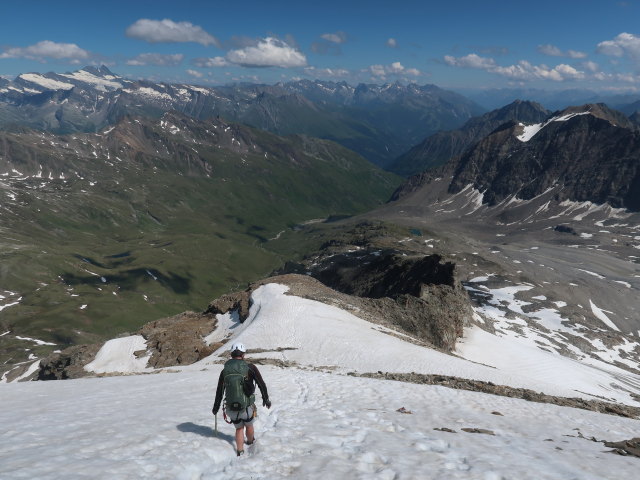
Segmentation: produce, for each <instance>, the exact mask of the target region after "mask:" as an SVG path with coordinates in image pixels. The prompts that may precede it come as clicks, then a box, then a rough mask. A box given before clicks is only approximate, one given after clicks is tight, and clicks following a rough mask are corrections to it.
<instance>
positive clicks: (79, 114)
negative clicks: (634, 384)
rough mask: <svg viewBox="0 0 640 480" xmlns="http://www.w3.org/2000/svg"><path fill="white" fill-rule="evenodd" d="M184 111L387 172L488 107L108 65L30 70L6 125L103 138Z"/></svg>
mask: <svg viewBox="0 0 640 480" xmlns="http://www.w3.org/2000/svg"><path fill="white" fill-rule="evenodd" d="M170 110H177V111H180V112H183V113H186V114H188V115H191V116H194V117H196V118H199V119H206V118H210V117H216V116H221V117H224V118H226V119H228V120H232V121H238V122H242V123H246V124H248V125H251V126H255V127H258V128H261V129H265V130H269V131H272V132H274V133H278V134H292V133H301V134H307V135H311V136H315V137H319V138H325V139H330V140H335V141H337V142H338V143H341V144H342V145H344V146H346V147H348V148H351V149H353V150H355V151H356V152H358V153H360V154H361V155H363V156H365V158H367V159H369V160H370V161H372V162H374V163H376V164H378V165H384V164H386V163H388V162H389V161H390V160H392V159H393V158H395V157H397V156H398V155H399V154H401V153H402V152H404V151H406V150H407V149H408V148H409V147H411V146H412V145H415V144H416V143H418V142H419V141H420V140H421V139H423V138H424V137H425V136H427V135H430V134H432V133H434V132H436V131H438V130H442V129H451V128H455V127H458V126H460V125H462V124H463V123H464V122H465V121H466V120H468V119H469V118H471V117H472V116H474V115H478V114H480V113H482V112H483V110H482V109H481V107H479V106H478V105H476V104H475V103H473V102H472V101H470V100H468V99H467V98H465V97H463V96H462V95H459V94H456V93H453V92H449V91H446V90H443V89H440V88H438V87H436V86H434V85H425V86H418V85H414V84H411V85H406V86H405V85H401V84H398V83H394V84H386V85H382V86H380V85H364V84H361V85H359V86H357V87H352V86H350V85H348V84H346V83H344V82H341V83H335V82H323V81H317V80H316V81H308V80H302V81H298V82H290V83H284V84H276V85H249V84H239V85H233V86H227V87H206V88H205V87H199V86H194V85H185V84H165V83H154V82H148V81H133V80H129V79H126V78H123V77H120V76H118V75H116V74H114V73H112V72H110V71H109V69H108V68H106V67H100V68H95V67H86V68H83V69H82V70H79V71H76V72H72V73H64V74H57V73H47V74H39V73H27V74H22V75H19V76H18V77H17V78H16V79H15V80H14V81H12V82H10V81H6V80H5V81H3V82H2V83H0V128H5V129H6V128H12V127H15V126H16V125H25V126H29V127H32V128H37V129H44V130H49V131H52V132H56V133H70V132H76V131H78V132H95V131H98V130H100V129H101V128H103V127H105V126H107V125H112V124H114V123H115V122H117V121H118V120H119V119H121V118H122V117H123V116H124V115H141V116H152V117H155V118H157V117H159V116H161V115H162V114H163V113H164V112H167V111H170Z"/></svg>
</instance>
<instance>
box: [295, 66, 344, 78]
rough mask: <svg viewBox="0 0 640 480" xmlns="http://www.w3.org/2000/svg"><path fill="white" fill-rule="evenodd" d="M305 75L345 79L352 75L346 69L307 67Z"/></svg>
mask: <svg viewBox="0 0 640 480" xmlns="http://www.w3.org/2000/svg"><path fill="white" fill-rule="evenodd" d="M304 71H305V73H306V74H307V75H309V76H310V77H314V76H315V77H330V78H344V77H348V76H349V75H351V72H350V71H349V70H345V69H344V68H316V67H307V68H305V69H304Z"/></svg>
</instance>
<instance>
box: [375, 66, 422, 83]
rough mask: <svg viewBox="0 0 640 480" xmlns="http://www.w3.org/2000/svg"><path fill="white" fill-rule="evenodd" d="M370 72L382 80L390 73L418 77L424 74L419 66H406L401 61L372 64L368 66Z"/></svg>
mask: <svg viewBox="0 0 640 480" xmlns="http://www.w3.org/2000/svg"><path fill="white" fill-rule="evenodd" d="M368 71H369V73H371V75H373V76H374V77H377V78H380V79H382V80H384V79H386V77H387V76H388V75H395V76H403V75H404V76H407V75H408V76H412V77H417V76H420V75H422V72H421V71H420V70H418V69H417V68H405V67H404V66H403V65H402V64H401V63H400V62H393V63H391V64H390V65H371V66H370V67H369V68H368Z"/></svg>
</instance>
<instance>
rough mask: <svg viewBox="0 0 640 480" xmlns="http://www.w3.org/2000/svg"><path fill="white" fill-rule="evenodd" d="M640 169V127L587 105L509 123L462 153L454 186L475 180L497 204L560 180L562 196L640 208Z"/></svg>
mask: <svg viewBox="0 0 640 480" xmlns="http://www.w3.org/2000/svg"><path fill="white" fill-rule="evenodd" d="M639 174H640V133H638V131H637V130H636V129H635V128H634V126H633V124H632V123H631V122H630V121H629V120H628V119H627V118H626V117H624V115H622V114H620V113H619V112H616V111H614V110H611V109H609V108H607V107H606V106H604V105H585V106H583V107H577V108H570V109H567V110H564V111H562V112H556V113H555V114H554V115H553V116H551V117H550V118H548V119H547V120H546V121H545V122H542V123H538V124H534V125H524V124H522V123H515V122H511V123H507V124H505V125H503V126H502V127H500V128H499V129H498V130H496V131H494V132H493V133H492V134H491V135H489V136H487V137H486V138H485V139H484V140H483V141H481V142H479V143H478V144H477V145H475V146H474V147H473V148H472V149H470V150H469V151H468V152H467V153H466V154H465V155H463V156H462V157H461V159H460V160H459V162H458V163H457V165H456V166H455V169H454V173H453V179H452V181H451V184H450V187H449V191H450V193H456V192H459V191H460V190H462V189H463V188H464V187H465V186H467V185H469V184H472V185H473V186H474V188H476V189H478V190H479V191H481V192H484V201H485V202H487V203H489V204H490V205H493V204H496V203H498V202H500V201H501V200H503V199H505V198H506V197H507V196H509V195H513V194H515V195H517V196H518V198H522V199H525V200H526V199H530V198H533V197H535V196H537V195H540V194H541V193H543V192H545V191H546V190H548V189H549V188H552V187H555V186H560V187H562V189H561V191H560V192H559V193H558V200H560V201H561V200H567V199H568V200H574V201H591V202H594V203H605V202H606V203H609V204H610V205H612V206H614V207H627V208H631V209H634V210H635V209H638V208H639V207H640V197H639V192H638V191H637V188H636V187H637V186H638V185H640V177H639Z"/></svg>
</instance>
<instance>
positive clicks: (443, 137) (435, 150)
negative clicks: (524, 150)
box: [388, 100, 551, 176]
mask: <svg viewBox="0 0 640 480" xmlns="http://www.w3.org/2000/svg"><path fill="white" fill-rule="evenodd" d="M550 113H551V112H549V111H548V110H547V109H545V108H544V107H543V106H542V105H540V104H538V103H535V102H529V101H522V100H516V101H515V102H513V103H511V104H509V105H506V106H505V107H502V108H500V109H498V110H493V111H491V112H488V113H485V114H484V115H482V116H479V117H473V118H471V119H470V120H469V121H467V123H465V124H464V125H463V126H462V127H460V128H459V129H457V130H449V131H440V132H437V133H435V134H433V135H431V136H430V137H427V138H426V139H424V140H423V141H422V142H421V143H419V144H417V145H416V146H414V147H412V148H411V149H410V150H409V151H408V152H407V153H405V154H403V155H401V156H400V157H398V158H397V159H396V160H395V161H394V162H393V163H392V164H391V165H390V166H389V167H388V170H389V171H392V172H395V173H397V174H399V175H403V176H411V175H416V174H419V173H421V172H423V171H425V170H428V169H431V168H435V167H439V166H441V165H444V164H445V163H447V162H448V161H449V160H451V159H453V158H456V157H458V156H460V155H462V153H464V151H465V150H466V149H467V148H469V147H471V146H472V145H474V144H475V143H477V142H479V141H480V140H482V139H483V138H485V137H486V136H487V135H489V134H490V133H491V132H492V131H494V130H495V129H496V128H498V127H499V126H501V125H503V124H505V123H507V122H510V121H515V122H521V123H525V124H532V123H538V122H542V121H544V120H545V119H546V118H547V117H548V116H549V114H550Z"/></svg>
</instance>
